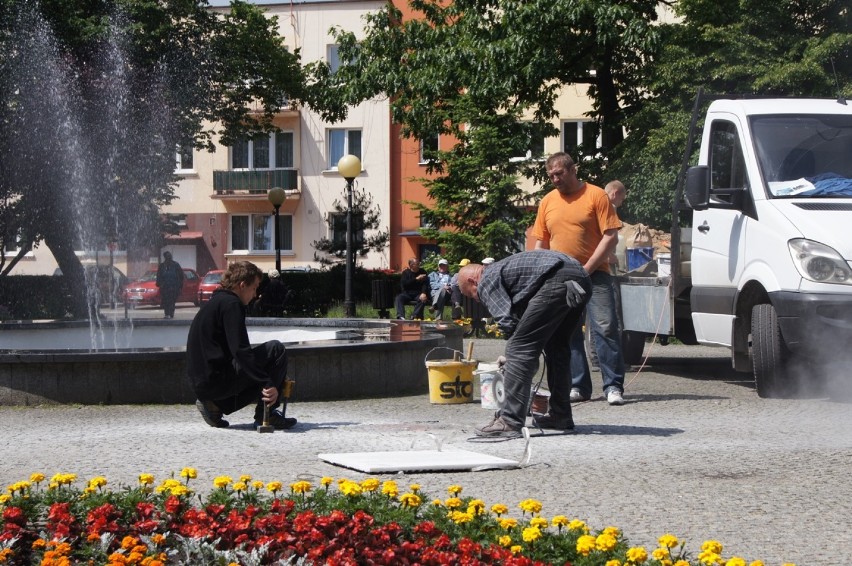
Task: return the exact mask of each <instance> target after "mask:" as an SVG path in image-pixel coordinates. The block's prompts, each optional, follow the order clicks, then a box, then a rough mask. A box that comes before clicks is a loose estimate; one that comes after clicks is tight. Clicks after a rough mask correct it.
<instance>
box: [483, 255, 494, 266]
mask: <svg viewBox="0 0 852 566" xmlns="http://www.w3.org/2000/svg"><path fill="white" fill-rule="evenodd" d="M492 263H494V258H493V257H487V258H485V259H483V260H482V265H491V264H492Z"/></svg>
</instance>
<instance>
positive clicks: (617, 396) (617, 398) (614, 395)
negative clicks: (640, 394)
mask: <svg viewBox="0 0 852 566" xmlns="http://www.w3.org/2000/svg"><path fill="white" fill-rule="evenodd" d="M606 402H607V403H609V404H610V405H624V397H622V396H621V391H619V390H618V389H610V390H609V393H607V394H606Z"/></svg>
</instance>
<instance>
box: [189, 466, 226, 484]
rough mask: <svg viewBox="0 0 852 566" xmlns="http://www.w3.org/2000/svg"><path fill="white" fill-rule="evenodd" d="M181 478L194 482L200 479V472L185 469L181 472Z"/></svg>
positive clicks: (193, 469)
mask: <svg viewBox="0 0 852 566" xmlns="http://www.w3.org/2000/svg"><path fill="white" fill-rule="evenodd" d="M180 477H182V478H186V479H188V480H194V479H195V478H197V477H198V472H197V471H196V469H195V468H184V469H182V470H181V471H180ZM228 483H230V482H228Z"/></svg>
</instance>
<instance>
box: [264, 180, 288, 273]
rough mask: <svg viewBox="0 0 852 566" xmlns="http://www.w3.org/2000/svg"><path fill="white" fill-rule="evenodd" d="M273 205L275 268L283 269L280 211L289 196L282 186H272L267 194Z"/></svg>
mask: <svg viewBox="0 0 852 566" xmlns="http://www.w3.org/2000/svg"><path fill="white" fill-rule="evenodd" d="M266 197H267V198H268V199H269V202H270V203H272V206H274V207H275V232H274V234H275V270H276V271H281V237H280V234H279V233H278V231H279V230H280V229H281V228H280V227H279V222H278V211H279V210H280V209H281V205H282V204H284V200H285V199H286V198H287V193H285V192H284V189H282V188H281V187H272V188H271V189H269V194H267V195H266Z"/></svg>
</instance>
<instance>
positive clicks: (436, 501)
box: [432, 499, 444, 507]
mask: <svg viewBox="0 0 852 566" xmlns="http://www.w3.org/2000/svg"><path fill="white" fill-rule="evenodd" d="M443 504H444V502H443V501H441V500H440V499H433V500H432V505H433V506H435V507H440V506H442V505H443Z"/></svg>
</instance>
